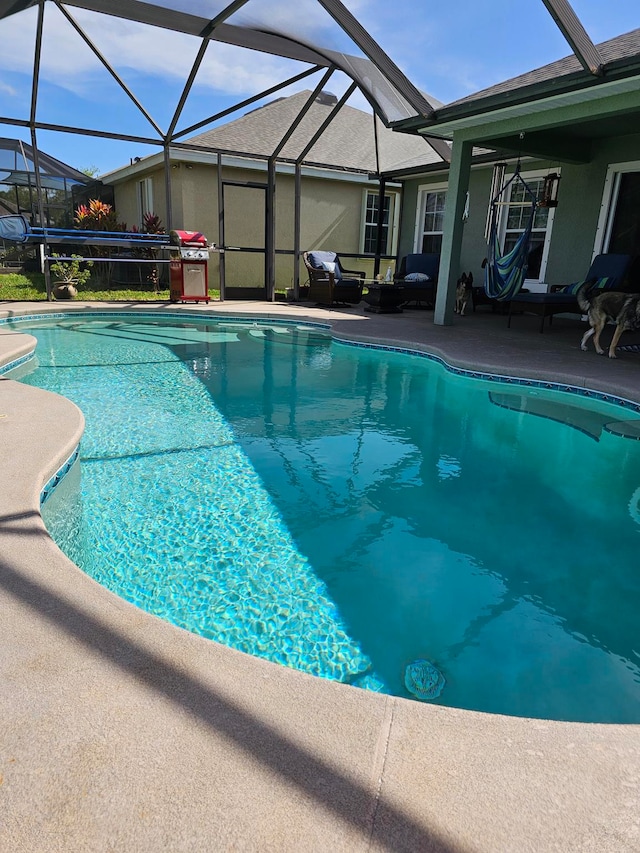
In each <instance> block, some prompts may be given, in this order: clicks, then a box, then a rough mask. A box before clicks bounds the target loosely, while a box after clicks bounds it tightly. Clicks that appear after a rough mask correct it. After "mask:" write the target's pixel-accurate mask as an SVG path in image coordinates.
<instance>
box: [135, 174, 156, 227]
mask: <svg viewBox="0 0 640 853" xmlns="http://www.w3.org/2000/svg"><path fill="white" fill-rule="evenodd" d="M145 213H153V178H143V179H142V180H141V181H138V224H139V225H140V226H141V225H142V217H143V216H144V215H145Z"/></svg>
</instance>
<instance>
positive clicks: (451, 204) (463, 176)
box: [433, 136, 473, 326]
mask: <svg viewBox="0 0 640 853" xmlns="http://www.w3.org/2000/svg"><path fill="white" fill-rule="evenodd" d="M472 150H473V143H472V142H462V141H458V142H457V141H456V139H455V136H454V140H453V151H452V155H451V167H450V169H449V188H448V190H447V201H446V204H445V208H444V233H443V235H442V252H441V254H440V273H439V275H438V291H437V294H436V307H435V311H434V312H433V322H434V323H435V324H436V325H437V326H450V325H451V324H452V323H453V309H454V307H455V302H456V284H457V281H458V269H459V266H460V249H461V247H462V234H463V231H464V221H463V219H462V215H463V213H464V208H465V202H466V199H467V190H468V188H469V175H470V173H471V152H472Z"/></svg>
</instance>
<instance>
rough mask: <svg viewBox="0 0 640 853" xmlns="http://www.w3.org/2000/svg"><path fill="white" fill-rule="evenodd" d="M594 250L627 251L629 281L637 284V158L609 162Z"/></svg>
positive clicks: (639, 201) (639, 244) (639, 279)
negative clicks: (634, 159) (613, 162)
mask: <svg viewBox="0 0 640 853" xmlns="http://www.w3.org/2000/svg"><path fill="white" fill-rule="evenodd" d="M601 211H602V212H601V215H600V221H599V223H598V230H597V232H596V245H595V247H594V249H595V251H594V254H595V255H597V254H599V253H600V252H617V253H620V254H624V255H631V256H632V258H633V260H632V262H631V267H630V269H629V272H628V274H627V275H628V280H629V284H630V285H631V286H632V287H634V288H635V287H636V286H639V285H640V162H632V163H617V164H615V165H611V166H609V169H608V171H607V179H606V181H605V188H604V198H603V203H602V208H601Z"/></svg>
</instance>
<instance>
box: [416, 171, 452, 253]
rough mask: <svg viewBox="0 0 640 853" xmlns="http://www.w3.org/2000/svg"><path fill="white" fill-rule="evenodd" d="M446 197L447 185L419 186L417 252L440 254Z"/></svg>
mask: <svg viewBox="0 0 640 853" xmlns="http://www.w3.org/2000/svg"><path fill="white" fill-rule="evenodd" d="M446 199H447V187H446V186H445V185H438V186H430V187H419V189H418V210H417V216H416V235H415V239H414V251H415V252H428V253H430V254H431V253H433V254H436V255H439V254H440V252H441V250H442V232H443V228H444V205H445V201H446Z"/></svg>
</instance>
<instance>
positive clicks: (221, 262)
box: [216, 154, 225, 302]
mask: <svg viewBox="0 0 640 853" xmlns="http://www.w3.org/2000/svg"><path fill="white" fill-rule="evenodd" d="M216 164H217V165H216V171H217V173H218V251H219V254H218V269H219V271H220V302H224V298H225V277H224V276H225V266H224V264H225V251H224V188H223V186H222V154H218V155H217V157H216Z"/></svg>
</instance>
